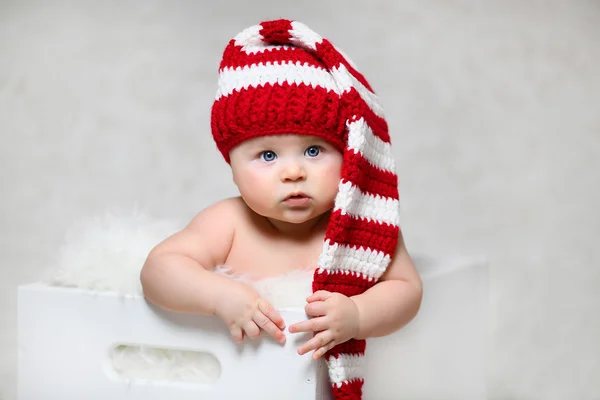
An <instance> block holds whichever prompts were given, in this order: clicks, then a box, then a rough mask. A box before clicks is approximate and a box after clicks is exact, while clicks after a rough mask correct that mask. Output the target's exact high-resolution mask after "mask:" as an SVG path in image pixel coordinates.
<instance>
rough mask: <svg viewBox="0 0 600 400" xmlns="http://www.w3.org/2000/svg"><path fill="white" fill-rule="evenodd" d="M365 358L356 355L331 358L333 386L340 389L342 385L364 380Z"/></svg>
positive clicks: (329, 362) (330, 372)
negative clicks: (355, 380)
mask: <svg viewBox="0 0 600 400" xmlns="http://www.w3.org/2000/svg"><path fill="white" fill-rule="evenodd" d="M363 359H364V356H361V355H354V354H339V355H338V356H337V357H333V356H331V357H329V359H328V360H327V366H328V367H329V380H330V381H331V383H332V384H333V385H336V386H338V387H340V386H341V385H342V383H345V382H348V381H350V380H352V379H356V378H363V374H362V372H363V368H362V365H363Z"/></svg>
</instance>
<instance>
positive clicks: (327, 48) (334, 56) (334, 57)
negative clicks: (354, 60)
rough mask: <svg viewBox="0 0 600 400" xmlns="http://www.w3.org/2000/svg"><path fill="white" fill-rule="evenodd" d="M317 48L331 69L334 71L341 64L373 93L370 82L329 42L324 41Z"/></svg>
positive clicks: (320, 56) (317, 51)
mask: <svg viewBox="0 0 600 400" xmlns="http://www.w3.org/2000/svg"><path fill="white" fill-rule="evenodd" d="M316 48H317V49H316V53H317V56H318V57H319V58H321V59H322V60H323V61H324V62H325V64H326V65H327V67H328V68H329V69H333V68H335V67H337V66H338V65H340V64H342V65H344V66H345V67H346V68H347V69H348V71H349V72H350V73H351V74H352V76H354V77H355V78H356V79H357V80H358V81H359V82H360V83H362V84H363V85H364V86H365V87H366V88H367V89H369V90H370V91H371V92H373V89H372V88H371V85H369V82H367V80H366V79H365V77H364V76H363V75H362V74H361V73H360V72H358V71H357V70H355V69H354V67H352V65H350V63H349V62H348V60H346V59H345V58H344V56H343V55H341V54H340V52H339V51H337V50H336V49H335V47H333V45H332V44H331V42H329V40H327V39H323V41H322V42H321V43H317V44H316Z"/></svg>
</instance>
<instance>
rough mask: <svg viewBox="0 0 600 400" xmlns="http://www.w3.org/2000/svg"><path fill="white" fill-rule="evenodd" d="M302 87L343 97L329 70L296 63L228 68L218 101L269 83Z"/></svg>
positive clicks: (225, 70)
mask: <svg viewBox="0 0 600 400" xmlns="http://www.w3.org/2000/svg"><path fill="white" fill-rule="evenodd" d="M284 82H287V83H289V84H294V83H296V84H300V83H304V84H306V85H309V86H312V87H313V88H315V87H317V86H320V87H322V88H324V89H326V90H327V91H333V92H335V93H337V94H338V95H339V94H340V92H339V89H338V86H337V85H336V83H335V81H334V79H333V77H332V76H331V74H330V73H329V72H327V70H326V69H323V68H317V67H314V66H311V65H303V64H302V63H300V62H298V63H296V64H293V63H286V64H272V63H267V64H266V65H265V64H262V63H260V64H258V65H251V66H245V67H243V68H239V67H237V68H235V69H233V68H231V67H226V68H223V70H222V71H221V72H220V74H219V82H218V87H219V89H218V91H217V95H216V99H217V100H219V99H220V98H221V97H224V96H229V95H230V94H232V93H233V92H234V91H240V90H242V89H247V88H248V87H250V86H252V87H258V86H264V85H266V84H268V83H270V84H282V83H284Z"/></svg>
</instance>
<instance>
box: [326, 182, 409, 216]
mask: <svg viewBox="0 0 600 400" xmlns="http://www.w3.org/2000/svg"><path fill="white" fill-rule="evenodd" d="M399 207H400V202H399V201H398V200H397V199H393V198H391V197H382V196H379V195H372V194H370V193H367V194H365V193H363V192H361V190H360V189H359V188H358V187H357V186H354V184H353V183H352V182H350V181H347V182H341V181H340V184H339V186H338V193H337V195H336V197H335V207H334V211H336V210H341V211H342V215H344V214H350V215H352V216H355V217H359V218H366V219H367V220H370V221H377V222H385V223H388V224H391V225H395V226H399V225H400V216H399Z"/></svg>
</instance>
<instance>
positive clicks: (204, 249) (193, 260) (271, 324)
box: [140, 199, 285, 342]
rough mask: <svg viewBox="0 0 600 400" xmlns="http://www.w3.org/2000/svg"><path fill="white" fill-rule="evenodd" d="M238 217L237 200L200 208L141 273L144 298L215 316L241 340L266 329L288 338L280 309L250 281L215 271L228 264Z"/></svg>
mask: <svg viewBox="0 0 600 400" xmlns="http://www.w3.org/2000/svg"><path fill="white" fill-rule="evenodd" d="M238 216H239V202H238V201H237V200H236V199H227V200H223V201H221V202H219V203H217V204H214V205H212V206H210V207H208V208H207V209H205V210H203V211H202V212H200V213H199V214H198V215H197V216H196V217H195V218H194V219H193V220H192V221H191V222H190V223H189V224H188V226H187V227H185V228H184V229H183V230H181V231H180V232H177V233H175V234H174V235H172V236H170V237H169V238H167V239H165V240H164V241H163V242H161V243H159V244H158V245H157V246H156V247H155V248H154V249H152V251H151V252H150V254H149V255H148V257H147V259H146V262H145V263H144V266H143V268H142V272H141V274H140V278H141V282H142V287H143V289H144V296H145V297H146V299H147V300H148V301H150V302H151V303H153V304H156V305H157V306H159V307H162V308H165V309H167V310H171V311H175V312H180V313H191V314H204V315H216V316H218V317H219V318H221V319H222V320H223V322H224V323H225V324H226V325H227V327H228V328H229V330H230V332H231V336H232V337H233V339H234V340H235V341H237V342H240V341H242V340H243V336H244V333H245V334H247V335H248V336H250V337H256V336H259V335H260V329H263V330H265V331H266V332H267V333H269V334H270V335H271V336H273V337H275V338H276V339H278V340H279V341H284V340H285V335H284V334H283V332H282V329H283V328H284V327H285V324H284V321H283V319H282V318H281V316H280V315H279V313H278V312H277V311H276V310H275V309H274V308H273V307H272V306H271V305H270V304H269V303H268V302H267V301H266V300H265V299H263V298H261V297H260V296H259V295H258V293H257V292H256V291H255V290H254V289H253V288H252V287H250V286H249V285H247V284H245V283H242V282H238V281H234V280H231V279H229V278H227V277H224V276H222V275H219V274H216V273H213V272H212V271H211V270H212V269H213V268H214V267H215V266H216V265H218V264H224V263H225V260H226V258H227V255H228V253H229V250H230V249H231V245H232V243H233V237H234V234H235V221H236V218H237V217H238Z"/></svg>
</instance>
